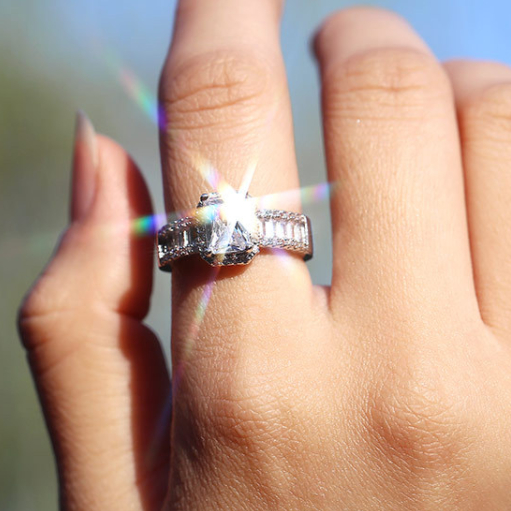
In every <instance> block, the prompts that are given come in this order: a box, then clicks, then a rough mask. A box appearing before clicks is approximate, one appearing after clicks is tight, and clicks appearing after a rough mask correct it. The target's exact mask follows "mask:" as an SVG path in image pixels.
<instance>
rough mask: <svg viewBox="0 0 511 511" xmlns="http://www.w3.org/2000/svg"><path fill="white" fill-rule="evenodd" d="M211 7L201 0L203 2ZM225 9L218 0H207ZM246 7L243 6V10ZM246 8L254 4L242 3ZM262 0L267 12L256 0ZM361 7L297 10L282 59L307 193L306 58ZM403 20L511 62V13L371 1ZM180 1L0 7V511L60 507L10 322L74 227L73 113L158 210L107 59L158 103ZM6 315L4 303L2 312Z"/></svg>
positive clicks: (307, 5) (142, 119) (321, 220)
mask: <svg viewBox="0 0 511 511" xmlns="http://www.w3.org/2000/svg"><path fill="white" fill-rule="evenodd" d="M205 1H206V0H205ZM211 1H216V0H211ZM240 1H242V0H240ZM246 1H248V0H246ZM252 1H262V0H252ZM350 4H352V2H342V1H334V0H289V2H288V4H287V7H286V10H285V16H284V20H283V25H282V47H283V52H284V57H285V62H286V67H287V70H288V75H289V82H290V91H291V97H292V104H293V110H294V123H295V132H296V150H297V155H298V162H299V167H300V174H301V179H302V183H303V184H305V185H307V184H314V183H318V182H321V181H324V180H325V169H324V163H323V149H322V143H321V127H320V113H319V83H318V77H317V72H316V69H315V64H314V62H313V59H312V55H311V52H310V50H309V40H310V38H311V35H312V33H313V32H314V30H315V29H316V27H317V26H318V25H319V24H320V23H321V21H322V20H323V19H324V18H325V17H326V16H327V15H328V14H329V13H331V12H332V11H334V10H336V9H338V8H341V7H345V6H347V5H350ZM365 4H366V5H367V4H371V5H377V6H381V7H386V8H389V9H393V10H395V11H397V12H399V13H401V14H402V15H403V16H404V17H405V18H407V19H408V20H409V21H410V23H411V24H412V25H413V26H414V27H415V28H416V30H417V31H418V32H419V33H420V34H421V36H422V37H423V38H424V39H425V41H426V42H427V43H428V44H429V45H430V47H431V48H432V50H433V51H434V53H435V54H436V55H437V56H438V58H439V59H441V60H444V59H449V58H453V57H469V58H478V59H492V60H500V61H503V62H507V63H511V45H510V42H511V41H510V32H509V20H511V2H508V1H504V0H488V1H486V2H481V1H475V0H463V1H462V0H450V1H449V0H442V1H441V0H427V1H426V0H422V1H414V0H407V1H404V0H401V1H398V0H396V1H381V2H365ZM174 8H175V2H173V1H170V2H169V1H163V0H154V1H153V2H150V3H149V2H145V3H143V2H140V1H135V0H123V1H122V2H121V1H113V2H105V1H104V0H75V1H72V2H70V1H65V0H45V1H44V2H42V1H40V0H25V1H24V2H18V1H15V0H11V1H9V0H7V1H6V0H2V1H1V2H0V196H1V199H0V227H1V232H2V235H1V238H0V277H1V282H2V289H3V297H4V300H3V304H2V307H1V310H0V324H1V325H2V326H3V328H4V332H3V335H2V341H1V342H0V400H1V402H0V405H1V406H0V410H1V412H0V413H1V415H0V509H1V510H2V511H32V510H34V511H36V510H37V511H47V510H48V511H49V510H54V509H56V508H57V504H56V502H57V495H56V483H55V472H54V466H53V460H52V455H51V451H50V447H49V441H48V439H47V435H46V431H45V429H44V425H43V421H42V417H41V414H40V410H39V406H38V403H37V400H36V397H35V392H34V389H33V386H32V382H31V379H30V375H29V372H28V368H27V364H26V361H25V358H24V354H23V351H22V349H21V347H20V346H19V343H18V340H17V334H16V331H15V325H14V322H15V320H14V318H15V314H16V309H17V306H18V303H19V301H20V300H21V297H22V295H23V294H24V292H25V291H26V289H27V288H28V286H29V285H30V283H31V282H32V281H33V279H34V278H35V277H36V275H37V274H38V272H39V271H40V270H41V268H42V267H43V266H44V264H45V262H46V261H47V259H48V257H49V256H50V255H51V252H52V250H53V246H54V244H55V243H56V240H57V238H58V233H59V232H60V231H61V230H62V229H63V228H64V227H65V225H66V221H67V191H68V187H69V162H70V150H71V143H72V135H73V122H74V112H75V110H76V109H77V108H81V109H84V110H85V111H86V112H87V113H88V114H89V116H90V117H91V119H92V120H93V122H94V124H95V125H96V127H97V129H98V131H100V132H103V133H106V134H108V135H110V136H112V137H113V138H114V139H116V140H118V141H119V142H120V143H121V144H123V145H124V146H125V147H126V148H127V149H128V151H129V152H130V153H131V154H132V155H134V157H135V159H136V160H137V161H138V162H139V164H140V166H141V168H142V169H143V171H144V173H145V175H146V177H147V179H148V182H149V185H150V188H151V191H152V194H153V198H154V202H155V205H156V208H157V210H158V211H162V207H163V206H162V198H161V187H160V164H159V155H158V140H157V129H156V126H155V125H154V124H153V123H152V122H151V120H150V119H149V117H148V116H147V114H145V113H144V111H143V110H142V109H141V108H140V106H139V105H138V104H137V102H136V101H134V100H133V99H132V98H131V97H130V96H129V94H128V93H127V92H126V90H125V89H124V88H123V86H122V84H121V82H120V80H119V76H118V73H116V71H115V69H114V68H113V67H112V55H115V58H116V59H118V60H119V61H120V62H121V63H122V66H123V67H124V68H125V69H129V70H131V72H133V73H134V74H135V75H136V76H137V77H138V78H139V79H140V81H141V82H142V83H143V84H145V86H147V88H148V89H149V91H152V92H154V91H155V90H156V86H157V81H158V76H159V72H160V68H161V64H162V62H163V60H164V57H165V53H166V51H167V46H168V43H169V40H170V36H171V29H172V24H173V16H174V14H173V13H174ZM306 210H307V212H308V213H309V214H310V215H311V216H312V217H313V221H314V223H315V234H316V247H317V256H316V257H315V259H314V260H313V261H312V262H311V264H310V268H311V273H312V275H313V279H314V280H315V282H319V283H328V281H329V278H330V270H329V267H330V262H331V255H330V241H329V237H330V234H329V217H328V207H327V204H325V203H322V204H314V205H310V206H308V207H307V208H306ZM168 287H169V281H168V278H167V276H164V275H157V278H156V288H155V295H154V299H153V308H152V311H151V314H150V316H149V320H148V321H149V323H150V324H151V326H153V328H154V329H155V330H156V331H157V332H159V334H160V336H161V339H162V340H163V343H164V345H165V347H166V351H167V353H168V339H169V337H170V330H169V325H170V315H169V310H170V298H169V290H168ZM4 302H5V303H4Z"/></svg>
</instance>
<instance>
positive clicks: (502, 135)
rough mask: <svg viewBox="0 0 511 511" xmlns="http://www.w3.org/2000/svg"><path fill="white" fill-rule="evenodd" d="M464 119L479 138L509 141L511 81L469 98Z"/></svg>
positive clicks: (510, 133) (464, 108) (493, 86)
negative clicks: (475, 129)
mask: <svg viewBox="0 0 511 511" xmlns="http://www.w3.org/2000/svg"><path fill="white" fill-rule="evenodd" d="M462 117H463V119H464V121H465V123H468V125H469V128H471V127H476V128H477V133H478V136H481V135H482V136H485V135H486V136H487V137H488V138H494V139H498V140H502V139H505V140H509V138H510V135H511V81H509V82H507V83H500V84H496V85H492V86H490V87H488V88H486V89H484V90H483V91H481V92H480V93H478V94H476V95H474V96H472V97H471V98H469V99H468V100H467V102H466V104H465V105H463V106H462Z"/></svg>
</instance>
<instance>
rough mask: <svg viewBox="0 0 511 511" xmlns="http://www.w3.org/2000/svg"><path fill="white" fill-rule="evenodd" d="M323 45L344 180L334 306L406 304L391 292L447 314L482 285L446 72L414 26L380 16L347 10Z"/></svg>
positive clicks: (331, 124) (328, 142) (333, 161)
mask: <svg viewBox="0 0 511 511" xmlns="http://www.w3.org/2000/svg"><path fill="white" fill-rule="evenodd" d="M315 48H316V52H317V56H318V59H319V63H320V68H321V75H322V82H323V93H322V99H323V116H324V132H325V146H326V156H327V164H328V173H329V176H330V180H332V181H339V184H340V186H339V189H338V192H337V193H336V194H335V196H334V198H333V201H332V220H333V232H334V242H333V247H334V268H333V283H332V286H333V289H332V293H333V295H332V302H333V304H339V303H343V300H345V299H346V297H347V296H350V297H351V298H354V299H356V300H361V301H363V302H364V307H365V305H366V304H367V296H368V295H367V293H368V291H369V292H371V293H372V294H371V296H373V301H372V304H374V305H376V306H382V307H383V309H382V310H384V309H385V310H388V307H389V305H390V306H392V305H396V304H391V303H390V302H389V300H388V297H389V295H390V296H392V295H394V296H397V297H400V299H401V298H403V299H404V301H405V303H407V304H408V305H410V309H409V310H416V311H418V312H420V314H421V315H422V317H423V315H424V313H425V308H428V307H433V308H435V309H441V310H445V309H446V307H445V303H446V300H448V301H449V303H450V307H454V304H456V303H459V297H461V296H465V295H467V293H463V292H464V291H466V290H469V291H472V294H473V289H472V276H471V268H470V256H469V249H468V236H467V229H466V218H465V206H464V198H463V180H462V170H461V162H460V155H459V152H460V151H459V142H458V134H457V126H456V118H455V114H454V107H453V101H452V92H451V89H450V85H449V81H448V79H447V78H446V76H445V73H444V72H443V71H442V68H441V66H440V65H439V64H438V63H437V61H436V60H435V59H434V57H433V56H432V55H431V53H430V51H429V50H428V48H427V47H426V45H425V44H424V42H423V41H422V40H421V39H420V38H419V37H418V35H416V34H415V32H414V31H413V30H412V29H411V28H410V27H409V26H408V25H407V23H406V22H405V21H404V20H403V19H402V18H400V17H399V16H397V15H395V14H392V13H390V12H387V11H384V10H381V9H372V8H355V9H348V10H346V11H341V12H339V13H338V14H336V15H335V16H333V17H332V18H330V19H329V20H328V21H327V22H326V24H325V25H324V26H323V27H322V29H321V31H320V32H319V34H318V36H317V38H316V44H315ZM426 292H427V293H428V294H427V296H428V300H427V301H426V300H424V296H426V294H425V293H426ZM468 296H471V295H470V294H468ZM474 302H475V298H474ZM344 303H347V302H344ZM412 304H413V305H412ZM418 304H420V307H416V305H418ZM351 306H353V304H351V305H350V307H351ZM399 307H401V305H399ZM460 308H461V309H462V310H464V311H467V310H468V309H470V307H468V308H467V305H466V304H465V303H463V305H462V307H460ZM407 310H408V309H407ZM449 310H450V311H451V312H450V313H452V308H450V309H449ZM417 319H418V320H419V321H421V319H420V318H417Z"/></svg>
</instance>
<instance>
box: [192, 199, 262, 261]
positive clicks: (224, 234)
mask: <svg viewBox="0 0 511 511" xmlns="http://www.w3.org/2000/svg"><path fill="white" fill-rule="evenodd" d="M198 208H205V209H203V210H202V211H201V212H199V217H200V218H201V226H200V228H199V229H198V234H199V246H200V255H201V257H202V258H203V259H204V260H205V261H207V262H208V263H209V264H212V265H214V266H218V265H222V266H227V265H232V264H247V263H249V262H250V261H251V260H252V258H253V257H254V255H255V254H257V253H258V252H259V246H258V245H257V243H256V242H255V240H254V239H253V237H252V233H253V232H254V228H255V225H256V216H255V208H254V206H253V205H252V201H250V200H247V197H241V196H240V195H239V194H237V193H236V192H235V191H232V192H231V193H229V195H228V196H227V197H223V196H222V195H220V194H218V193H211V194H206V195H203V196H202V197H201V201H200V202H199V205H198ZM201 213H202V214H201Z"/></svg>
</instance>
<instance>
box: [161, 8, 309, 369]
mask: <svg viewBox="0 0 511 511" xmlns="http://www.w3.org/2000/svg"><path fill="white" fill-rule="evenodd" d="M281 9H282V2H279V1H274V0H262V1H258V2H239V1H238V0H221V1H219V2H209V1H205V0H183V1H182V2H180V4H179V8H178V12H177V17H176V24H175V31H174V38H173V41H172V45H171V49H170V51H169V55H168V58H167V61H166V64H165V67H164V70H163V74H162V79H161V85H160V96H161V102H162V104H163V105H164V110H165V118H166V129H165V132H164V133H163V134H162V144H161V149H162V161H163V174H164V183H165V194H166V199H167V207H168V209H174V210H182V209H187V208H190V207H194V206H195V205H196V204H197V202H198V199H199V197H200V195H201V193H202V192H206V191H211V190H214V189H215V183H214V182H212V181H211V179H210V180H209V181H208V177H209V174H208V173H209V170H210V169H211V168H213V169H217V170H218V172H219V174H220V176H221V178H222V179H224V180H225V181H226V182H227V183H229V184H230V185H231V186H232V187H234V188H236V189H237V188H239V187H240V184H241V183H242V181H243V178H244V176H245V175H246V174H247V170H249V169H251V168H253V167H254V166H255V173H254V176H253V179H252V181H251V185H250V188H249V190H250V193H251V194H252V195H253V196H260V195H264V194H269V193H275V192H280V191H284V190H288V189H293V188H296V187H297V186H298V174H297V169H296V161H295V156H294V150H293V147H294V146H293V134H292V119H291V110H290V105H289V97H288V91H287V84H286V78H285V69H284V65H283V62H282V56H281V53H280V47H279V17H280V13H281ZM275 207H279V204H278V203H276V204H275ZM298 207H299V204H296V207H295V208H298ZM286 209H287V208H286ZM290 259H291V261H286V263H285V264H283V263H282V261H281V260H280V259H279V258H276V257H274V256H272V255H270V256H267V257H266V256H262V255H259V256H257V257H256V258H255V259H254V260H253V261H252V262H251V264H250V265H249V266H248V267H246V268H245V269H244V270H243V271H239V270H233V269H232V268H231V269H230V270H232V271H231V272H229V271H228V270H229V269H226V268H224V269H222V275H227V274H230V275H236V282H233V281H232V279H227V278H226V279H222V278H220V279H218V280H217V282H216V284H215V291H214V293H213V295H212V297H211V300H210V302H209V309H211V310H214V311H215V315H216V319H215V321H216V322H219V323H222V322H224V323H225V322H229V323H232V321H233V318H237V317H238V316H239V315H240V314H241V303H242V302H241V301H240V294H241V293H243V295H244V300H248V302H244V307H250V304H252V305H255V304H260V303H261V302H262V301H263V300H264V299H265V297H266V296H268V295H270V294H271V295H273V296H275V294H276V295H277V296H281V297H282V296H283V295H284V293H285V294H286V296H287V295H288V294H289V290H290V288H291V289H293V290H295V291H296V293H294V294H296V295H297V296H303V295H304V293H303V291H304V290H309V291H310V279H309V276H308V273H307V270H306V267H305V265H304V263H303V261H302V260H300V259H299V258H290ZM179 263H180V264H176V265H175V269H174V270H173V293H174V294H173V304H174V314H173V319H174V320H176V321H177V323H179V324H180V323H181V320H180V317H183V318H184V317H185V316H186V315H187V314H188V313H187V312H186V311H193V310H194V309H196V308H197V307H198V304H199V303H200V300H201V294H202V289H203V286H202V285H201V284H204V283H205V282H206V281H207V280H208V279H210V278H212V277H211V276H212V275H213V276H214V272H213V273H212V272H211V269H210V268H209V267H208V266H207V264H205V263H203V262H202V261H192V262H187V260H184V261H179ZM226 270H227V273H226ZM290 275H292V278H291V277H290ZM243 289H245V290H246V289H250V293H246V292H243V291H242V290H243ZM258 306H259V305H258ZM181 311H184V312H183V314H182V315H181V314H180V313H181ZM189 319H190V318H188V320H186V321H185V320H183V321H182V323H184V324H185V325H189V324H190V321H189ZM206 322H207V317H206ZM177 323H176V325H177ZM242 326H243V325H242V322H241V321H240V328H241V327H242ZM243 328H245V327H244V326H243ZM179 330H181V329H179ZM186 335H187V334H185V333H184V332H183V333H182V334H180V335H175V336H174V337H173V344H174V348H173V350H174V351H173V363H179V360H180V358H181V355H180V353H181V351H182V350H181V349H179V347H180V346H181V344H182V343H181V340H180V339H181V338H182V337H185V336H186ZM207 337H208V338H207V339H205V341H204V342H206V343H210V342H211V343H217V344H216V348H215V349H221V346H222V345H223V344H224V343H223V342H219V343H218V340H215V339H214V338H212V337H211V336H207Z"/></svg>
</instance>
